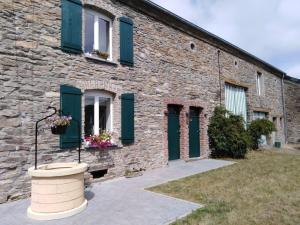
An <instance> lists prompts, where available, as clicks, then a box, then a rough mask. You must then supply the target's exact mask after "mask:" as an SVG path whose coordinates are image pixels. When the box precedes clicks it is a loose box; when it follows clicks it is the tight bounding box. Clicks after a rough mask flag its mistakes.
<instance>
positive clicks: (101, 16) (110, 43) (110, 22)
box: [83, 9, 113, 61]
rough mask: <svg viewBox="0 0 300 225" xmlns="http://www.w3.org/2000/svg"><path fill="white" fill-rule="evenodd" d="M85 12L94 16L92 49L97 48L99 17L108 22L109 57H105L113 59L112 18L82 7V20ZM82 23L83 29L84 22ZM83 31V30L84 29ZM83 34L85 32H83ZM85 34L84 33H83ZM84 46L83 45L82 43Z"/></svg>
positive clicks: (109, 59)
mask: <svg viewBox="0 0 300 225" xmlns="http://www.w3.org/2000/svg"><path fill="white" fill-rule="evenodd" d="M86 14H92V15H93V16H94V46H93V49H94V50H98V49H99V18H101V19H103V20H106V21H108V22H109V52H108V53H109V57H108V58H107V60H108V61H112V60H113V55H112V54H113V51H112V19H111V18H109V17H107V16H105V15H103V14H101V13H99V12H96V11H94V10H91V9H84V20H85V18H86ZM83 24H84V29H85V23H83ZM84 31H85V30H84ZM83 34H85V32H83ZM84 36H85V35H84ZM83 39H84V44H85V37H84V38H83ZM83 46H85V45H83ZM85 54H86V55H87V56H90V54H88V53H85Z"/></svg>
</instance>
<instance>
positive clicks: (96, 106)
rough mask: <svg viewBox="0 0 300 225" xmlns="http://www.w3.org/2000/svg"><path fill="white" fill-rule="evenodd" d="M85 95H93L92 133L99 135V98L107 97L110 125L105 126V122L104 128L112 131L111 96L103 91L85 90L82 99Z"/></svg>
mask: <svg viewBox="0 0 300 225" xmlns="http://www.w3.org/2000/svg"><path fill="white" fill-rule="evenodd" d="M86 97H94V134H95V135H99V98H108V99H109V123H110V124H109V125H110V126H109V127H107V124H106V130H107V131H110V132H113V96H112V95H111V94H109V93H107V92H105V91H86V92H85V93H84V100H85V98H86ZM84 106H85V103H84ZM84 123H85V121H84Z"/></svg>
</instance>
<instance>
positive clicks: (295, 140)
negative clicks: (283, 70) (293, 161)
mask: <svg viewBox="0 0 300 225" xmlns="http://www.w3.org/2000/svg"><path fill="white" fill-rule="evenodd" d="M284 87H285V89H284V91H285V105H286V117H287V118H286V119H287V137H288V139H287V141H288V143H291V144H299V143H300V81H299V80H298V82H296V81H291V80H285V82H284Z"/></svg>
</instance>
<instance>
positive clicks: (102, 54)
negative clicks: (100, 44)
mask: <svg viewBox="0 0 300 225" xmlns="http://www.w3.org/2000/svg"><path fill="white" fill-rule="evenodd" d="M92 54H93V55H97V56H98V57H100V58H102V59H105V60H107V59H108V57H109V54H108V53H107V52H104V51H99V50H95V49H94V50H93V52H92Z"/></svg>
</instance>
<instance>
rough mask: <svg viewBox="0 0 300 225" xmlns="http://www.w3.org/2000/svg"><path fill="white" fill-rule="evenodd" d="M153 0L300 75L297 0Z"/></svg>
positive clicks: (298, 7) (270, 61)
mask: <svg viewBox="0 0 300 225" xmlns="http://www.w3.org/2000/svg"><path fill="white" fill-rule="evenodd" d="M153 2H155V3H157V4H159V5H161V6H162V7H164V8H166V9H168V10H170V11H172V12H174V13H176V14H178V15H179V16H181V17H183V18H185V19H187V20H189V21H191V22H193V23H195V24H197V25H199V26H201V27H202V28H204V29H206V30H208V31H210V32H212V33H214V34H216V35H218V36H220V37H221V38H223V39H225V40H227V41H229V42H231V43H233V44H235V45H237V46H239V47H241V48H243V49H245V50H246V51H248V52H250V53H252V54H254V55H256V56H257V57H259V58H261V59H263V60H265V61H267V62H269V63H271V64H272V65H274V66H276V67H278V68H280V69H282V70H284V71H286V72H288V73H290V75H292V76H298V78H300V28H299V27H300V13H299V12H300V1H299V0H264V1H261V0H251V1H240V0H185V1H182V0H153Z"/></svg>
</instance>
